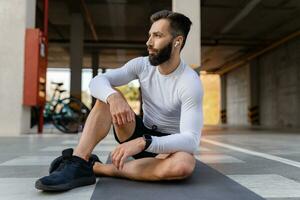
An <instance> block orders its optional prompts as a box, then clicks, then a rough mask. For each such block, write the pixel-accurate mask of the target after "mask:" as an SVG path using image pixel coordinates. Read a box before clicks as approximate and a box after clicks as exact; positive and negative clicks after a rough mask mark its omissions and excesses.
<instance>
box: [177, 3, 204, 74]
mask: <svg viewBox="0 0 300 200" xmlns="http://www.w3.org/2000/svg"><path fill="white" fill-rule="evenodd" d="M172 5H173V11H175V12H179V13H182V14H184V15H186V16H187V17H189V18H190V20H191V21H192V23H193V24H192V26H191V30H190V33H189V35H188V38H187V41H186V44H185V46H184V48H183V49H182V52H181V57H182V59H183V60H184V61H185V62H186V63H187V64H189V65H191V66H192V67H193V68H196V67H199V66H200V64H201V42H200V40H201V31H200V27H201V23H200V22H201V18H200V9H201V5H200V0H188V2H187V1H182V0H172Z"/></svg>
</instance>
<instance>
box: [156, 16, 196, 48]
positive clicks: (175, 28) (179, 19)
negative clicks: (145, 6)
mask: <svg viewBox="0 0 300 200" xmlns="http://www.w3.org/2000/svg"><path fill="white" fill-rule="evenodd" d="M160 19H167V20H169V22H170V27H171V34H172V35H173V37H177V36H179V35H182V36H183V43H182V47H181V49H182V48H183V47H184V45H185V41H186V38H187V36H188V34H189V31H190V28H191V25H192V22H191V20H190V19H189V18H188V17H186V16H185V15H183V14H181V13H177V12H172V11H169V10H161V11H158V12H156V13H154V14H153V15H151V17H150V21H151V24H153V23H154V22H156V21H158V20H160Z"/></svg>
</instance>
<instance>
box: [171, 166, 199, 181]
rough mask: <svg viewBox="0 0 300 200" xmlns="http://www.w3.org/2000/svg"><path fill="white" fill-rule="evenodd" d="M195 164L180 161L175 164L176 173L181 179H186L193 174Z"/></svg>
mask: <svg viewBox="0 0 300 200" xmlns="http://www.w3.org/2000/svg"><path fill="white" fill-rule="evenodd" d="M194 168H195V166H194V165H193V164H191V163H185V162H179V163H177V164H176V166H174V169H173V170H174V171H173V173H174V175H175V176H177V177H178V178H179V179H184V178H187V177H189V176H191V175H192V173H193V171H194Z"/></svg>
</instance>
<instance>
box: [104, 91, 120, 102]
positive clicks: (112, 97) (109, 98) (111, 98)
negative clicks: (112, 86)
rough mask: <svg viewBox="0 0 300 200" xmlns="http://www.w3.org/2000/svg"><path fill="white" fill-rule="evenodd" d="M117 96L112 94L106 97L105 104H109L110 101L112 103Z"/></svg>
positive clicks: (116, 93)
mask: <svg viewBox="0 0 300 200" xmlns="http://www.w3.org/2000/svg"><path fill="white" fill-rule="evenodd" d="M118 95H119V93H118V92H115V93H112V94H111V95H109V96H108V97H107V100H106V101H107V103H108V104H110V103H111V102H112V101H114V99H115V98H116V97H117V96H118Z"/></svg>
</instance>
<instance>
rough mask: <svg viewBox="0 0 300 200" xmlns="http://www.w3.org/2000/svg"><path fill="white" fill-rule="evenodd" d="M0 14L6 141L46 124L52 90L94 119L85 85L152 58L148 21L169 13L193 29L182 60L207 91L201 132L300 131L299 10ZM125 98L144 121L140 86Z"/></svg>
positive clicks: (6, 10) (145, 3)
mask: <svg viewBox="0 0 300 200" xmlns="http://www.w3.org/2000/svg"><path fill="white" fill-rule="evenodd" d="M0 7H1V13H0V25H1V26H2V27H6V28H5V30H2V31H1V32H0V43H1V46H0V81H1V82H0V83H1V84H0V92H1V93H0V94H1V100H0V108H1V114H0V125H1V127H2V128H1V131H0V134H3V135H5V134H13V135H14V134H16V135H18V134H22V133H29V132H33V128H35V127H36V126H37V125H38V124H39V125H40V126H41V125H42V124H44V123H45V120H44V119H41V118H42V117H41V116H43V115H45V113H44V114H43V112H45V110H44V109H45V107H46V109H47V108H51V106H50V107H49V102H51V101H52V103H53V99H52V98H53V94H54V91H55V89H57V85H55V84H53V82H56V83H57V82H61V83H63V84H62V85H60V86H59V89H60V90H65V91H62V92H61V96H60V97H59V98H60V99H63V98H68V97H70V96H71V97H74V98H76V99H78V100H80V101H81V102H82V103H83V104H84V105H85V106H86V107H88V108H89V109H91V108H92V106H93V103H94V101H95V100H93V99H92V97H91V96H90V92H89V89H88V84H89V81H90V80H91V79H92V78H93V77H94V76H96V75H97V74H99V73H105V72H107V71H109V70H112V69H115V68H118V67H121V66H122V65H123V64H125V63H126V62H127V61H128V60H130V59H132V58H135V57H138V56H147V49H146V45H145V42H146V40H147V35H148V30H149V28H150V22H149V17H150V16H151V14H153V13H154V12H156V11H159V10H163V9H167V10H174V11H178V12H182V13H184V14H186V15H187V16H189V17H190V18H191V19H192V21H193V25H192V29H191V33H190V35H189V38H188V43H187V46H186V47H185V49H184V51H183V53H182V59H183V60H185V61H186V62H187V63H188V64H189V65H190V66H191V67H192V68H194V69H195V70H196V71H197V73H199V78H201V80H202V82H203V86H204V101H203V110H204V123H205V125H209V126H242V127H263V128H271V129H291V130H294V129H297V130H298V129H299V128H300V67H299V66H300V57H299V48H300V38H299V35H300V32H299V30H300V20H298V19H299V15H300V12H299V10H300V1H298V0H222V1H221V0H202V1H201V2H200V1H180V0H173V1H172V0H72V1H70V0H49V1H48V0H27V1H22V2H19V1H17V0H13V1H1V2H0ZM30 30H31V31H33V32H30ZM34 30H35V31H37V32H34ZM34 34H35V35H34ZM33 41H35V42H36V46H34V44H35V43H33ZM119 89H120V90H121V91H122V92H123V93H124V95H125V96H126V98H127V99H128V101H129V103H130V105H131V106H132V107H133V109H134V111H135V112H136V113H137V114H139V113H140V112H141V105H140V91H139V83H138V81H133V82H131V83H130V84H128V85H126V86H122V87H120V88H119ZM47 102H48V104H47ZM54 104H55V103H54ZM47 105H48V107H47ZM52 106H53V105H52ZM50 111H51V109H50V110H49V112H50ZM43 120H44V121H43ZM39 131H40V132H41V127H40V129H39Z"/></svg>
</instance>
